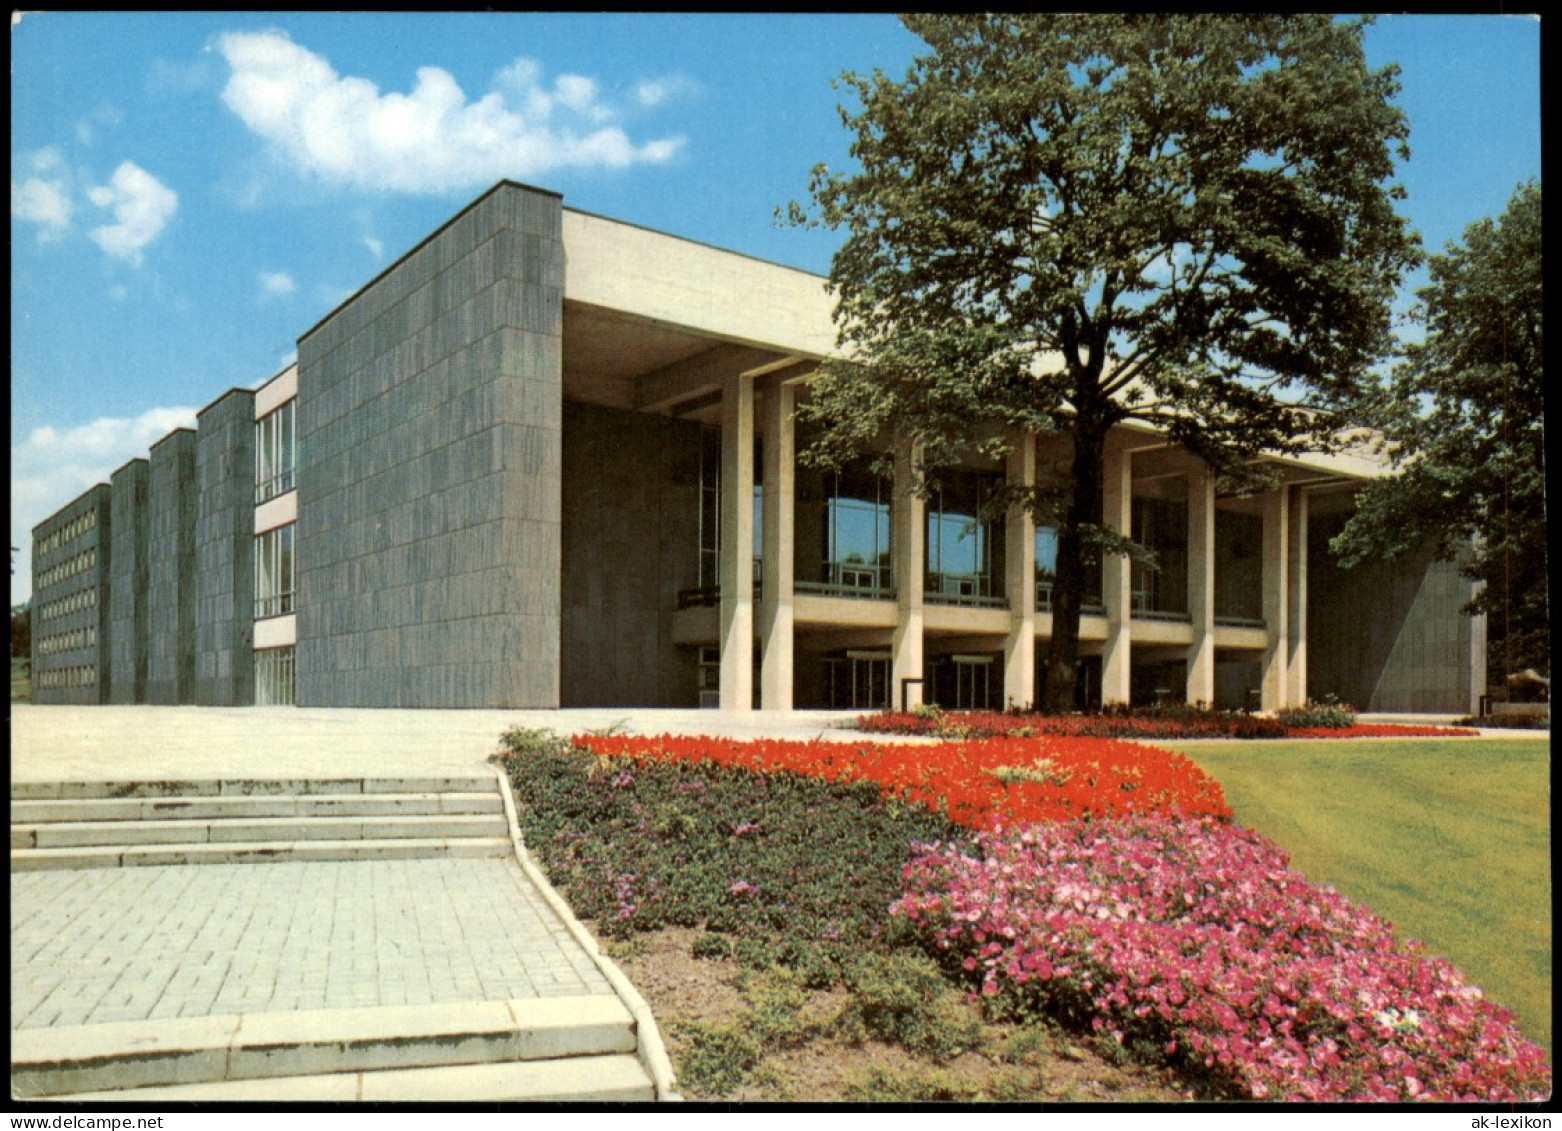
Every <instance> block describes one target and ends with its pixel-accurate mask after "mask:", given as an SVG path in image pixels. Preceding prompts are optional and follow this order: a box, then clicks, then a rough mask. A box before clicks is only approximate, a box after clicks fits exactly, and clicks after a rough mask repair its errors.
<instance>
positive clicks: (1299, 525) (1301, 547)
mask: <svg viewBox="0 0 1562 1131" xmlns="http://www.w3.org/2000/svg"><path fill="white" fill-rule="evenodd" d="M1307 498H1308V496H1307V492H1306V491H1305V490H1303V489H1301V488H1297V490H1296V491H1295V493H1294V494H1293V495H1292V496H1291V531H1290V537H1289V539H1288V542H1289V546H1288V551H1287V557H1288V569H1289V570H1290V582H1291V610H1290V626H1289V627H1290V634H1289V637H1288V647H1287V655H1286V670H1287V674H1288V679H1289V687H1290V700H1291V704H1292V705H1295V706H1300V705H1301V704H1303V703H1305V702H1307Z"/></svg>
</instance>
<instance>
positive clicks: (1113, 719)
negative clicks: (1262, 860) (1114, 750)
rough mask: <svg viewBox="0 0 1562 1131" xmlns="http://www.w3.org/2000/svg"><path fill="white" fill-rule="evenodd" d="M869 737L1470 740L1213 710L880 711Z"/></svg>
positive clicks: (863, 725) (1436, 730)
mask: <svg viewBox="0 0 1562 1131" xmlns="http://www.w3.org/2000/svg"><path fill="white" fill-rule="evenodd" d="M853 725H854V726H855V727H856V729H858V730H862V731H867V732H868V733H869V734H912V735H927V736H930V737H936V738H998V737H1005V736H1007V737H1019V738H1029V737H1034V736H1039V735H1058V736H1068V737H1097V738H1121V739H1132V738H1170V739H1181V738H1426V737H1441V736H1450V737H1452V736H1460V735H1463V736H1469V735H1473V734H1475V733H1476V732H1475V731H1473V730H1465V729H1459V728H1455V727H1436V726H1409V725H1400V724H1395V723H1356V724H1353V725H1351V726H1292V725H1287V723H1286V722H1285V721H1284V720H1283V719H1280V718H1273V717H1271V716H1267V715H1245V714H1242V713H1241V712H1239V711H1211V710H1208V709H1204V708H1198V707H1160V708H1146V709H1144V710H1135V711H1126V710H1121V709H1119V710H1111V711H1106V712H1103V713H1101V714H1089V715H1033V714H1021V713H1012V714H1011V713H1002V714H1000V713H998V712H994V711H941V710H938V709H937V708H929V709H924V710H918V711H881V712H879V713H877V714H872V715H862V716H860V717H859V718H858V719H857V721H856V722H855V723H854V724H853Z"/></svg>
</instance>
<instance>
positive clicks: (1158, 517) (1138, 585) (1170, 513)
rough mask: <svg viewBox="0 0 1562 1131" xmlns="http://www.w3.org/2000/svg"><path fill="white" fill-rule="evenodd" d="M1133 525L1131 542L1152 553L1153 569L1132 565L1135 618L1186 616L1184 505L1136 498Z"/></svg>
mask: <svg viewBox="0 0 1562 1131" xmlns="http://www.w3.org/2000/svg"><path fill="white" fill-rule="evenodd" d="M1133 522H1134V527H1133V539H1134V541H1135V542H1137V543H1139V545H1141V546H1144V547H1146V548H1147V549H1149V550H1152V551H1154V553H1155V564H1154V565H1153V566H1147V565H1141V564H1139V563H1138V562H1135V563H1134V566H1133V611H1134V615H1135V616H1142V615H1148V616H1152V617H1153V616H1156V615H1157V614H1159V615H1162V616H1168V617H1185V616H1187V615H1188V504H1187V501H1186V500H1181V499H1156V498H1136V499H1134V502H1133Z"/></svg>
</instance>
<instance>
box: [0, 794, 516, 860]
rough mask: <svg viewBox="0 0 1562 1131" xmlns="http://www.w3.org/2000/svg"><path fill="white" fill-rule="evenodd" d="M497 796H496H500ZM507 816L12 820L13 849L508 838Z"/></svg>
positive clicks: (499, 814) (415, 815) (500, 814)
mask: <svg viewBox="0 0 1562 1131" xmlns="http://www.w3.org/2000/svg"><path fill="white" fill-rule="evenodd" d="M496 800H497V798H496ZM508 835H509V826H508V825H507V824H506V822H505V819H504V815H503V814H502V813H498V814H476V815H454V816H441V815H435V816H425V815H421V814H413V815H407V816H401V815H398V816H391V817H236V818H233V819H228V820H221V819H213V820H178V821H86V822H53V823H48V824H25V825H18V824H13V825H12V826H11V847H12V848H83V847H95V846H103V845H113V846H118V847H129V846H132V845H143V844H161V845H170V844H201V843H233V842H236V841H239V842H252V843H273V842H276V841H300V840H344V841H356V840H415V839H420V838H424V837H429V838H434V839H440V840H455V839H459V838H461V837H506V836H508Z"/></svg>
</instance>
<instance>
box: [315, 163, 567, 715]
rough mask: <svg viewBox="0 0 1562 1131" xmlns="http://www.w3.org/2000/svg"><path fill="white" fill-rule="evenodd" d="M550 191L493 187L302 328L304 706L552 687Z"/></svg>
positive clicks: (550, 693) (554, 533) (555, 255)
mask: <svg viewBox="0 0 1562 1131" xmlns="http://www.w3.org/2000/svg"><path fill="white" fill-rule="evenodd" d="M560 207H561V204H560V198H559V197H558V196H556V195H554V194H551V193H544V192H539V191H536V190H531V189H524V188H521V187H519V186H516V185H511V184H501V185H499V186H498V187H496V188H495V189H494V190H492V191H491V192H489V193H487V194H485V195H484V196H483V197H481V198H480V199H479V200H478V201H477V202H475V203H474V204H473V205H472V206H471V207H469V208H467V209H466V210H464V211H463V212H462V213H460V214H459V215H458V216H457V217H456V218H455V219H453V220H452V221H451V222H450V223H448V224H446V225H445V226H444V227H443V228H441V229H440V230H439V231H437V232H436V233H434V234H433V235H432V236H430V237H429V239H427V240H426V241H424V243H422V244H421V245H419V246H418V247H417V248H415V249H414V250H413V251H412V252H410V253H409V254H408V255H407V256H405V257H404V258H403V259H402V260H400V261H399V262H398V263H396V264H395V265H394V266H392V267H391V268H390V269H389V270H387V271H386V272H385V273H384V274H382V275H381V276H379V277H378V278H377V279H375V280H374V281H373V282H371V283H370V284H369V285H368V286H367V287H365V288H364V289H363V290H362V291H360V292H359V293H358V294H357V295H355V296H354V297H353V298H351V299H349V300H348V301H347V302H346V303H344V304H343V305H342V306H341V307H340V308H338V309H337V310H336V311H335V312H334V313H333V314H332V315H331V316H330V317H329V318H327V319H326V320H325V321H324V322H322V323H320V324H319V325H318V326H316V327H315V328H314V329H312V330H311V331H310V332H309V333H308V334H306V335H305V336H304V337H303V338H301V339H300V340H299V378H298V380H299V393H298V428H299V474H298V481H299V489H298V531H297V545H298V560H297V563H296V570H297V581H298V584H297V592H298V597H297V605H298V609H299V617H298V703H299V705H300V706H306V707H317V706H320V707H347V706H369V707H553V706H556V705H557V704H558V698H559V592H558V584H559V562H560V532H559V527H560V513H559V481H560V474H561V466H560V465H561V458H562V456H561V432H562V387H561V382H562V340H561V333H562V328H563V287H564V260H563V243H562V237H561V231H560Z"/></svg>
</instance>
